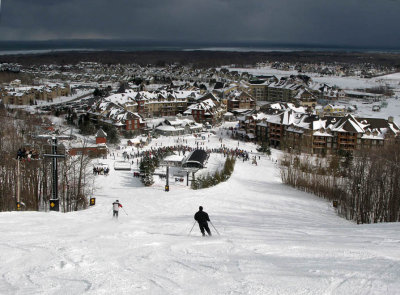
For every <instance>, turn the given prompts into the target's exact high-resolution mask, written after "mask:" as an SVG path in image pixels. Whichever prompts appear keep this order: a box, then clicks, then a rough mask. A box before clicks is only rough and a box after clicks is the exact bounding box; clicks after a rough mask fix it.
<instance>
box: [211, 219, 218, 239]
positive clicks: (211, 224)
mask: <svg viewBox="0 0 400 295" xmlns="http://www.w3.org/2000/svg"><path fill="white" fill-rule="evenodd" d="M210 223H211V225H212V227H213V228H214V229H215V231H216V232H217V234H218V235H219V236H220V234H219V232H218V231H217V229H216V228H215V226H214V224H213V223H212V222H211V221H210Z"/></svg>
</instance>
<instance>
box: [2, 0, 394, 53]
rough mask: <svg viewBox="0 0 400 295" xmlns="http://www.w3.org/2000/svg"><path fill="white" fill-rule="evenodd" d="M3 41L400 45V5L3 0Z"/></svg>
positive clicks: (380, 1) (389, 0)
mask: <svg viewBox="0 0 400 295" xmlns="http://www.w3.org/2000/svg"><path fill="white" fill-rule="evenodd" d="M0 1H1V5H2V8H1V9H2V10H1V20H0V40H48V39H70V38H74V39H82V38H83V39H94V38H96V39H133V40H136V39H148V40H161V41H163V40H167V41H175V40H179V41H187V42H191V41H200V42H239V41H262V42H272V43H295V44H299V43H301V44H327V45H332V44H333V45H350V46H373V47H384V46H393V47H400V0H140V1H137V0H0Z"/></svg>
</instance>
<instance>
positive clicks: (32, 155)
mask: <svg viewBox="0 0 400 295" xmlns="http://www.w3.org/2000/svg"><path fill="white" fill-rule="evenodd" d="M25 159H26V160H28V161H30V160H31V159H39V153H38V152H37V151H36V150H27V149H26V148H19V149H18V152H17V160H25Z"/></svg>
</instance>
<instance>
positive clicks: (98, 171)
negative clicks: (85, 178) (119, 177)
mask: <svg viewBox="0 0 400 295" xmlns="http://www.w3.org/2000/svg"><path fill="white" fill-rule="evenodd" d="M109 172H110V168H108V167H96V166H95V167H93V174H94V175H108V173H109Z"/></svg>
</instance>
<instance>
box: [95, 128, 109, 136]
mask: <svg viewBox="0 0 400 295" xmlns="http://www.w3.org/2000/svg"><path fill="white" fill-rule="evenodd" d="M96 137H107V133H105V132H104V130H103V129H101V128H100V129H99V131H97V133H96Z"/></svg>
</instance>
